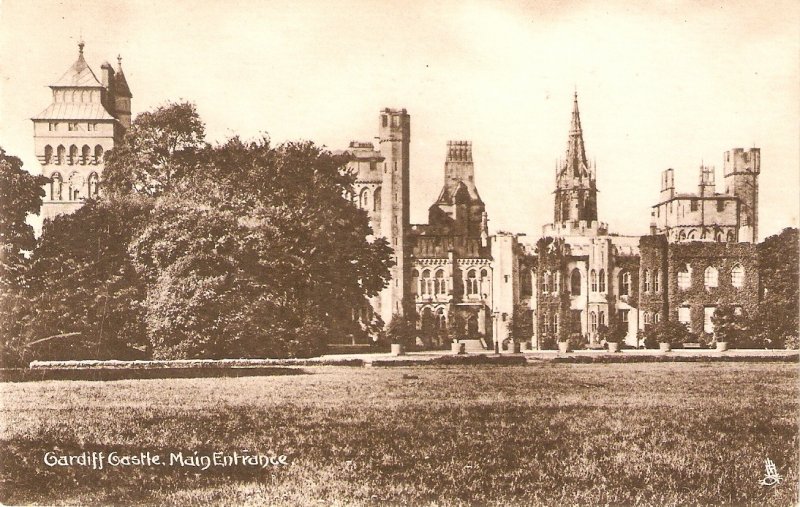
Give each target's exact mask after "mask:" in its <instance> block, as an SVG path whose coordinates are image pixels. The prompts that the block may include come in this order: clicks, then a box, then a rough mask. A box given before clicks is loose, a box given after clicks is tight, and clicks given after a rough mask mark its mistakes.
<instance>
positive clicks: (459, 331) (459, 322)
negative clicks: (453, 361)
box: [447, 312, 467, 354]
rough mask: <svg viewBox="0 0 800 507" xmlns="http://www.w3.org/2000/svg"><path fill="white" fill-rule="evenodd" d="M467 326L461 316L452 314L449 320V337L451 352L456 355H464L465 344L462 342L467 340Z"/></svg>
mask: <svg viewBox="0 0 800 507" xmlns="http://www.w3.org/2000/svg"><path fill="white" fill-rule="evenodd" d="M466 324H467V323H466V321H465V320H464V318H463V317H462V316H461V315H460V314H458V313H455V312H450V318H449V319H448V320H447V335H448V338H450V350H451V351H452V352H453V353H454V354H462V353H464V349H465V344H463V343H461V340H465V339H466V338H467V330H466Z"/></svg>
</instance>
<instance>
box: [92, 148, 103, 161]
mask: <svg viewBox="0 0 800 507" xmlns="http://www.w3.org/2000/svg"><path fill="white" fill-rule="evenodd" d="M101 162H103V147H102V146H100V145H99V144H98V145H97V146H95V147H94V163H95V164H100V163H101Z"/></svg>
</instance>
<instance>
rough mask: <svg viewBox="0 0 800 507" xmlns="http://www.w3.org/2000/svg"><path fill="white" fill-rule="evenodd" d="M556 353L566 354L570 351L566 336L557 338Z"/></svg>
mask: <svg viewBox="0 0 800 507" xmlns="http://www.w3.org/2000/svg"><path fill="white" fill-rule="evenodd" d="M558 351H559V352H561V353H562V354H566V353H567V352H569V351H570V348H569V338H568V337H567V336H559V337H558Z"/></svg>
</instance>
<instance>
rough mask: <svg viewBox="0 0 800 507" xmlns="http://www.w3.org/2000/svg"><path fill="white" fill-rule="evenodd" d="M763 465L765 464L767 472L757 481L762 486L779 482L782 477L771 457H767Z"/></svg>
mask: <svg viewBox="0 0 800 507" xmlns="http://www.w3.org/2000/svg"><path fill="white" fill-rule="evenodd" d="M764 465H765V466H766V469H767V474H766V476H765V477H764V478H763V479H761V480H760V481H758V482H759V484H761V485H762V486H774V485H775V484H778V483H779V482H781V479H783V477H781V476H780V475H779V474H778V467H776V466H775V463H774V462H773V461H772V460H771V459H769V458H767V459H765V460H764Z"/></svg>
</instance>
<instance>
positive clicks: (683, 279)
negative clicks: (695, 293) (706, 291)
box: [678, 264, 692, 290]
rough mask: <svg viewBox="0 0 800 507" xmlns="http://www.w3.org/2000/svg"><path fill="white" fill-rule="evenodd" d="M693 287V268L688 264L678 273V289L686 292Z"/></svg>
mask: <svg viewBox="0 0 800 507" xmlns="http://www.w3.org/2000/svg"><path fill="white" fill-rule="evenodd" d="M691 286H692V267H691V266H690V265H688V264H686V265H685V266H684V267H683V269H681V270H680V271H678V288H679V289H682V290H686V289H688V288H689V287H691Z"/></svg>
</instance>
